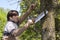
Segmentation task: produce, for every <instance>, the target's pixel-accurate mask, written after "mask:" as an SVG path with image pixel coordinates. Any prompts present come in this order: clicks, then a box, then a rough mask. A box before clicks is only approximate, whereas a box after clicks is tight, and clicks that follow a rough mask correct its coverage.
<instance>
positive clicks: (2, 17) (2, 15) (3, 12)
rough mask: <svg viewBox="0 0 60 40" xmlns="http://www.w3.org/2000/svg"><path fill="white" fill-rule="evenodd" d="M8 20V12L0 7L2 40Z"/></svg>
mask: <svg viewBox="0 0 60 40" xmlns="http://www.w3.org/2000/svg"><path fill="white" fill-rule="evenodd" d="M5 22H6V12H5V10H4V9H3V8H0V40H1V38H2V35H3V28H4V25H5Z"/></svg>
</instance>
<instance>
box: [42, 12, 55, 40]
mask: <svg viewBox="0 0 60 40" xmlns="http://www.w3.org/2000/svg"><path fill="white" fill-rule="evenodd" d="M53 14H54V12H53V11H49V13H48V14H47V16H46V18H45V19H44V20H42V40H55V19H54V16H53Z"/></svg>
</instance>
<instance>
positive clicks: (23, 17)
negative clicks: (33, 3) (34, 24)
mask: <svg viewBox="0 0 60 40" xmlns="http://www.w3.org/2000/svg"><path fill="white" fill-rule="evenodd" d="M31 12H32V10H31V9H28V10H27V12H26V13H25V14H24V15H23V16H22V17H21V18H19V24H21V23H22V22H23V21H24V20H25V19H26V18H27V17H28V15H29V14H31Z"/></svg>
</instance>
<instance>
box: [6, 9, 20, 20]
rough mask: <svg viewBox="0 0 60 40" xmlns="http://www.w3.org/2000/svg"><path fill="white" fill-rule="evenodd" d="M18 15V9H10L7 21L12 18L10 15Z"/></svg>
mask: <svg viewBox="0 0 60 40" xmlns="http://www.w3.org/2000/svg"><path fill="white" fill-rule="evenodd" d="M14 12H16V13H14ZM16 15H19V13H18V11H16V10H10V11H9V12H8V14H7V21H9V20H10V18H9V17H12V16H16Z"/></svg>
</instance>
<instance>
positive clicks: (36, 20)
mask: <svg viewBox="0 0 60 40" xmlns="http://www.w3.org/2000/svg"><path fill="white" fill-rule="evenodd" d="M47 13H48V11H46V14H47ZM44 16H45V13H44V11H43V12H41V13H40V14H39V15H38V17H37V18H36V19H35V23H37V22H38V21H40V20H41V19H42V18H43V17H44Z"/></svg>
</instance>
